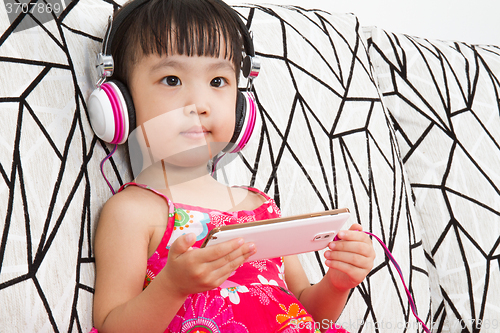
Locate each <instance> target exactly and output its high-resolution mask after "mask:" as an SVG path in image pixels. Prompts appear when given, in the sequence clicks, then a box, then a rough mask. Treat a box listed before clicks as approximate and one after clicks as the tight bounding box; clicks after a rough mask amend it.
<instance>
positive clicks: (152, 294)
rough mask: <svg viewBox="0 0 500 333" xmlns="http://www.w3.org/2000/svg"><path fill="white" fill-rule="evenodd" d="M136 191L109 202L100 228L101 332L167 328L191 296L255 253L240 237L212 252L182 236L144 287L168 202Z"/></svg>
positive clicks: (97, 321) (97, 303) (97, 311)
mask: <svg viewBox="0 0 500 333" xmlns="http://www.w3.org/2000/svg"><path fill="white" fill-rule="evenodd" d="M132 191H134V189H133V188H132ZM132 191H130V190H128V189H127V190H125V191H123V192H120V193H119V194H117V195H116V196H114V197H112V198H111V199H110V200H109V201H108V202H107V203H106V205H105V207H104V208H103V211H102V213H101V217H100V220H99V224H98V228H97V231H96V238H95V257H96V286H95V295H94V326H95V327H96V328H97V329H98V331H99V333H109V332H120V333H126V332H134V333H139V332H148V333H154V332H164V331H165V329H166V328H167V327H168V325H169V323H170V322H171V321H172V319H173V318H174V316H175V314H176V313H177V311H178V310H179V308H180V307H181V306H182V304H183V303H184V301H185V299H186V298H187V296H188V295H189V294H191V293H196V292H200V291H204V290H209V289H213V288H215V287H216V286H217V285H220V284H221V283H222V282H223V281H224V280H225V279H226V278H227V277H228V276H229V275H230V273H231V272H232V271H233V270H234V269H236V268H237V267H239V265H241V263H243V261H244V260H245V259H246V258H247V257H248V256H250V255H251V254H252V253H253V252H252V251H253V249H251V248H250V247H249V245H245V246H242V245H241V242H239V241H238V240H235V241H232V242H227V243H224V244H220V245H223V246H221V247H217V246H214V249H210V251H204V250H209V249H192V248H191V245H193V244H194V241H195V239H194V237H193V236H194V235H192V234H189V235H184V236H182V237H179V239H177V240H176V241H175V242H174V243H173V244H172V247H171V248H170V252H169V259H168V261H167V264H166V266H165V268H164V269H163V270H162V271H161V272H160V273H159V274H158V276H157V277H156V278H155V279H154V280H153V281H152V282H151V283H150V284H149V286H148V287H147V288H146V289H145V290H144V291H143V290H142V287H143V284H144V278H145V274H146V264H147V259H148V248H149V242H150V237H151V236H152V230H154V228H155V227H156V226H158V225H159V226H160V228H161V229H162V230H165V225H166V220H164V219H168V206H167V205H166V203H165V202H164V201H163V199H161V198H159V197H157V196H152V195H148V193H147V192H145V191H144V193H140V194H139V193H135V194H134V196H131V195H130V192H132ZM135 191H136V192H137V189H135ZM138 194H139V195H138Z"/></svg>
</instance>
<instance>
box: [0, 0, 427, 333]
mask: <svg viewBox="0 0 500 333" xmlns="http://www.w3.org/2000/svg"><path fill="white" fill-rule="evenodd" d="M120 3H122V2H120ZM236 9H237V10H238V11H239V12H240V13H241V15H242V17H243V19H244V20H249V21H250V22H248V23H249V25H250V26H251V27H252V30H253V32H254V36H255V44H256V49H257V52H258V53H259V55H260V56H261V58H262V66H263V67H262V72H261V76H260V77H259V78H258V79H257V80H256V82H255V90H256V97H257V101H258V104H259V106H260V117H259V118H260V122H259V124H258V126H257V129H256V130H255V134H254V138H253V139H252V142H251V144H250V146H249V147H248V149H246V151H244V152H243V153H241V154H239V155H238V158H236V159H235V160H234V161H233V162H231V163H226V166H225V167H224V168H223V169H220V170H219V172H218V175H217V176H218V177H219V179H221V180H223V181H226V179H227V182H228V183H237V184H246V185H252V186H256V187H258V188H260V189H262V190H265V191H266V192H268V193H269V194H270V195H272V196H273V197H274V198H275V199H276V201H277V203H278V204H280V205H281V208H282V210H283V213H284V214H285V215H291V214H296V213H302V212H311V211H317V210H324V209H327V208H335V207H348V208H349V209H350V210H351V212H352V218H351V222H352V223H353V222H357V223H361V224H362V225H363V227H364V228H365V229H366V230H371V231H373V232H374V233H375V234H377V235H379V236H380V237H381V238H382V239H383V240H384V241H385V242H386V243H387V244H388V246H389V248H390V249H391V250H392V251H393V253H394V255H395V256H396V258H397V259H398V261H399V263H400V265H401V268H402V271H403V275H404V277H405V280H406V283H407V285H408V286H409V288H410V290H411V291H412V293H413V295H414V297H415V298H416V303H417V309H418V311H419V314H420V316H421V317H422V318H424V320H425V319H426V318H428V317H429V314H430V313H431V309H430V302H429V300H430V298H429V294H428V290H429V281H428V276H427V269H426V267H425V260H424V256H423V255H424V254H423V251H422V246H421V235H420V227H419V223H420V222H419V220H418V217H417V216H416V215H415V214H414V211H413V208H412V206H413V205H412V200H411V197H410V192H409V189H408V186H407V185H408V184H407V181H406V178H405V175H404V173H403V169H402V163H401V160H400V159H399V151H398V148H397V146H396V145H395V135H394V131H393V129H392V128H391V124H390V121H389V120H388V118H387V116H386V113H385V110H384V109H383V107H382V104H381V101H380V97H379V95H378V91H377V88H376V85H375V84H374V79H373V76H372V74H371V71H370V66H369V62H368V58H367V54H366V49H365V44H364V42H363V40H362V39H361V37H360V32H359V24H358V22H357V20H356V18H355V17H354V16H353V15H348V14H338V15H331V14H328V13H326V12H323V11H318V10H316V11H307V10H304V9H301V8H298V7H289V8H287V7H279V6H267V7H266V6H239V7H237V8H236ZM1 10H2V11H3V10H4V9H3V7H2V9H1ZM112 10H113V5H112V4H110V3H108V2H106V1H100V0H81V1H78V2H70V3H69V4H68V7H66V8H65V9H64V11H62V12H60V13H58V14H57V15H58V20H57V21H55V20H49V21H48V22H46V23H44V24H43V26H40V25H39V24H38V23H37V22H36V21H33V19H32V16H30V15H27V16H24V18H23V20H24V19H26V20H31V21H29V22H28V23H27V25H25V26H24V27H26V28H24V27H23V28H22V29H21V28H17V29H16V25H17V24H19V22H21V17H22V16H20V17H19V18H18V19H17V20H16V19H14V20H13V21H12V22H9V21H8V16H7V15H1V16H0V31H2V33H1V34H0V36H2V37H0V117H1V123H2V131H1V132H0V143H1V144H0V207H1V209H0V219H1V221H4V222H3V225H2V240H1V241H0V242H1V243H0V264H1V270H0V273H1V275H0V299H2V305H3V306H2V311H0V322H1V323H2V327H5V328H6V329H7V330H8V331H11V330H17V331H22V332H32V331H52V330H53V331H71V332H73V331H78V332H86V331H89V330H90V328H91V327H92V293H93V287H94V266H93V261H94V259H93V251H92V240H93V232H94V229H95V223H96V220H97V218H98V214H99V210H100V208H101V207H102V205H103V204H104V202H105V201H106V200H107V199H108V198H109V196H110V195H111V193H110V191H109V189H108V188H107V184H106V182H105V181H104V180H103V178H102V176H101V175H100V172H99V163H100V161H101V160H102V159H103V158H104V157H105V156H106V155H107V154H108V153H109V151H110V149H111V146H107V145H105V144H103V143H102V142H101V141H99V140H98V139H97V138H96V137H95V136H94V134H93V133H92V131H91V129H90V125H89V122H88V116H87V112H86V98H87V97H88V96H89V94H90V92H91V90H92V89H93V86H94V82H95V78H96V73H95V68H94V61H95V60H94V55H95V54H96V53H97V52H98V50H100V47H101V41H102V39H101V38H102V36H103V35H104V30H105V26H106V22H107V17H108V15H109V14H111V12H112ZM11 23H12V24H11ZM276 31H279V32H280V33H276ZM222 165H223V164H222ZM104 171H105V173H106V175H107V177H108V179H109V180H110V182H111V185H112V186H113V187H114V188H115V189H116V188H117V187H118V186H119V185H120V184H122V183H124V182H125V181H128V180H130V179H131V174H130V172H129V166H128V161H127V156H126V152H125V150H124V149H123V147H121V148H120V149H119V151H118V152H117V153H116V154H115V155H114V156H113V157H112V159H111V160H110V162H108V163H106V164H105V166H104ZM223 171H224V173H225V174H223ZM236 176H237V177H236ZM224 177H226V179H225V178H224ZM346 227H348V226H346ZM374 246H375V249H376V251H377V259H376V263H375V267H374V269H373V271H372V272H371V273H370V275H369V277H368V278H367V279H366V281H364V282H363V283H362V284H361V285H360V286H359V287H357V288H356V289H354V290H353V292H352V293H351V295H350V299H349V301H348V304H347V306H346V309H345V311H344V313H343V314H342V316H341V318H340V319H339V321H338V323H339V324H341V325H343V326H344V327H345V328H346V329H348V330H350V331H352V332H358V331H360V332H372V331H373V330H374V327H378V328H379V329H380V328H381V327H382V325H385V327H389V325H390V327H392V328H393V329H396V330H397V331H398V332H399V331H401V329H399V327H401V325H406V322H407V321H409V324H408V326H411V325H412V326H411V328H410V329H409V330H407V331H410V332H417V328H416V326H415V325H414V323H415V320H414V319H413V318H411V317H410V310H409V307H408V303H407V301H406V298H405V295H404V291H403V287H402V284H401V283H400V281H399V278H398V277H397V274H396V271H395V269H394V267H393V266H391V265H390V264H389V263H388V260H387V259H386V258H385V256H384V253H383V251H382V250H381V248H380V247H379V245H377V244H374ZM320 258H321V254H319V253H318V254H308V255H304V256H303V257H302V258H301V260H302V263H303V265H304V267H305V268H306V271H307V274H308V276H309V278H310V280H311V282H313V283H315V282H317V281H318V280H319V279H320V278H321V276H322V274H323V270H324V267H323V266H322V264H321V261H322V260H321V259H320ZM20 309H22V310H21V311H20Z"/></svg>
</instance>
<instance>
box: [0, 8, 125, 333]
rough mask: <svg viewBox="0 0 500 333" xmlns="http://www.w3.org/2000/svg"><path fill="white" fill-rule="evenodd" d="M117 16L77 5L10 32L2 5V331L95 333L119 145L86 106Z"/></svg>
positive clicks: (16, 24)
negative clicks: (97, 258)
mask: <svg viewBox="0 0 500 333" xmlns="http://www.w3.org/2000/svg"><path fill="white" fill-rule="evenodd" d="M52 3H53V2H52ZM41 8H42V9H41V10H42V11H43V10H44V7H41ZM54 9H55V7H54ZM38 10H39V9H38V7H37V8H36V12H38ZM112 10H113V5H112V4H109V3H107V2H105V1H87V0H84V1H78V2H77V1H74V2H70V3H68V7H67V8H66V9H65V10H64V11H62V10H61V11H59V13H58V14H59V20H60V21H57V22H56V21H55V20H54V19H53V18H52V19H51V20H49V21H48V22H46V23H45V24H44V25H43V26H40V25H38V23H35V21H33V19H32V17H35V18H36V16H35V15H31V16H30V15H26V16H24V19H22V20H21V17H22V16H19V18H18V19H17V20H16V19H15V18H14V19H13V20H12V24H11V22H9V19H8V15H7V14H6V7H5V6H3V5H1V6H0V13H1V15H0V31H1V32H0V36H1V37H0V124H1V126H2V129H1V130H0V221H1V222H0V230H1V233H2V238H1V241H0V299H1V304H2V305H1V311H0V323H1V325H0V326H1V328H0V331H4V332H48V331H51V332H81V331H84V332H88V331H89V330H90V328H91V327H92V326H91V325H92V295H93V294H92V293H93V287H94V263H93V262H94V259H93V253H92V237H93V236H92V233H93V230H94V224H95V221H96V219H97V217H98V214H99V210H100V208H101V207H102V205H103V203H104V202H105V201H106V200H107V198H109V197H110V195H111V192H110V191H109V189H108V188H107V185H106V183H105V182H104V180H103V178H102V176H101V175H100V171H99V162H100V161H101V160H102V159H103V158H104V157H105V156H106V154H107V152H109V149H110V147H106V146H105V145H103V144H102V143H101V142H100V141H98V140H97V138H96V137H95V136H94V134H93V133H92V130H91V129H90V126H89V122H88V117H87V112H86V104H85V101H86V98H87V97H88V95H89V91H90V90H91V89H93V86H94V82H95V78H96V74H95V69H94V62H95V54H96V51H97V50H98V49H99V48H100V41H101V36H102V35H103V29H104V24H105V22H106V21H107V16H108V15H109V14H110V13H111V12H112ZM22 22H25V24H23V25H21V23H22ZM122 156H124V154H117V155H115V157H113V162H112V163H107V164H106V166H105V170H106V173H107V175H108V177H109V178H110V180H111V182H112V184H113V185H114V187H115V188H117V187H118V186H119V184H120V183H121V182H123V180H125V179H130V175H129V173H128V167H127V161H125V160H123V158H122Z"/></svg>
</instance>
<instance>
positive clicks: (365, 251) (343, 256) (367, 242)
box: [324, 224, 375, 291]
mask: <svg viewBox="0 0 500 333" xmlns="http://www.w3.org/2000/svg"><path fill="white" fill-rule="evenodd" d="M362 230H363V228H362V227H361V225H359V224H353V225H352V226H351V227H350V228H349V230H343V231H340V232H339V234H338V236H339V238H340V240H338V241H334V242H330V243H329V244H328V248H329V249H328V250H327V251H325V253H324V256H325V258H326V259H327V260H326V262H325V264H326V266H328V267H329V270H328V273H327V275H326V276H327V277H328V279H329V280H330V282H331V284H332V285H333V287H335V288H337V289H338V290H341V291H345V290H349V289H351V288H354V287H356V286H357V285H358V284H360V283H361V282H362V281H363V280H364V279H365V277H366V276H367V275H368V273H369V272H370V271H371V269H372V268H373V261H374V259H375V250H374V249H373V244H372V241H371V239H370V237H369V236H368V235H367V234H365V233H364V232H360V231H362Z"/></svg>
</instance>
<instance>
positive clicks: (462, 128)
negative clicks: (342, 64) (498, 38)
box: [369, 29, 500, 332]
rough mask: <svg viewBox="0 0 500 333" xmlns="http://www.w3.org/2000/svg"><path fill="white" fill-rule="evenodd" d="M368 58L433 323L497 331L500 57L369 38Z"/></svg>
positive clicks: (386, 36)
mask: <svg viewBox="0 0 500 333" xmlns="http://www.w3.org/2000/svg"><path fill="white" fill-rule="evenodd" d="M369 50H370V51H369V53H370V58H371V61H372V63H373V66H374V68H375V73H376V76H377V80H378V83H379V87H380V90H381V92H382V93H383V95H384V98H383V100H384V104H385V106H386V107H387V109H388V111H389V112H390V114H391V118H392V121H393V123H394V127H395V129H396V136H397V142H398V144H399V149H400V150H401V156H402V159H403V162H404V165H405V169H406V170H407V173H408V178H409V180H410V184H411V188H412V192H413V194H414V195H415V202H416V210H417V212H418V213H419V215H420V220H421V222H422V226H423V230H424V231H425V232H423V241H424V249H425V253H426V258H427V260H428V264H429V267H430V273H431V277H432V278H431V281H435V282H436V283H433V285H432V287H433V288H432V303H433V304H434V307H433V310H434V312H433V313H432V320H433V321H434V322H435V323H436V325H435V326H436V327H439V330H438V331H439V332H441V331H443V332H444V331H446V328H447V327H448V328H451V329H452V331H454V332H455V331H457V332H458V331H459V330H461V329H462V328H463V329H467V330H468V331H469V332H471V331H476V330H479V329H480V328H481V327H482V328H483V329H486V331H487V332H493V331H496V327H495V325H496V326H497V327H498V318H500V309H499V308H498V300H499V299H500V272H499V270H498V254H499V251H498V244H499V243H500V236H499V234H500V200H499V198H500V196H499V194H500V190H499V189H500V176H499V173H498V166H499V165H500V145H499V144H500V116H499V115H500V99H499V94H500V48H499V47H496V46H480V45H470V44H466V43H461V42H453V41H437V40H426V39H422V38H417V37H412V36H406V35H401V34H393V33H388V32H385V31H383V30H381V29H374V30H373V31H372V38H371V44H370V47H369ZM490 329H493V330H490Z"/></svg>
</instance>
